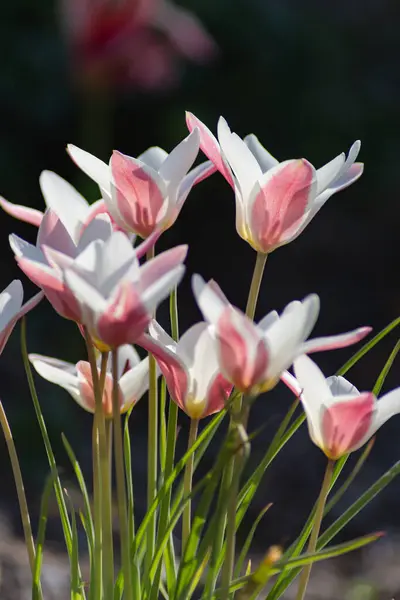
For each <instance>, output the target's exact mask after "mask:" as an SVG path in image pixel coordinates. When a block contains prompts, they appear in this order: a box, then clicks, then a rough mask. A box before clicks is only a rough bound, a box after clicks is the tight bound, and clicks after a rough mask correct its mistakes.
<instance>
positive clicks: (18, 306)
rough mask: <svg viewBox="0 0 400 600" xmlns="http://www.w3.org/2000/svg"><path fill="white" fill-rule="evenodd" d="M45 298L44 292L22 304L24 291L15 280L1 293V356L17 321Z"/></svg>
mask: <svg viewBox="0 0 400 600" xmlns="http://www.w3.org/2000/svg"><path fill="white" fill-rule="evenodd" d="M42 298H43V292H39V294H36V296H33V298H31V299H30V300H28V302H26V303H25V304H22V302H23V299H24V290H23V288H22V283H21V282H20V281H19V279H14V281H12V282H11V283H10V285H8V286H7V287H6V289H5V290H3V291H2V292H1V293H0V354H1V353H2V352H3V350H4V346H5V345H6V343H7V341H8V338H9V337H10V335H11V333H12V330H13V329H14V327H15V325H16V323H17V321H18V320H19V319H20V318H21V317H23V316H24V315H26V314H27V313H28V312H29V311H30V310H32V308H35V306H36V305H37V304H38V303H39V302H40V300H41V299H42Z"/></svg>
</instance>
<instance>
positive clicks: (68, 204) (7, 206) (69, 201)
mask: <svg viewBox="0 0 400 600" xmlns="http://www.w3.org/2000/svg"><path fill="white" fill-rule="evenodd" d="M39 184H40V188H41V191H42V194H43V197H44V202H45V205H46V209H51V210H52V212H54V213H55V214H56V215H57V216H58V218H59V219H60V220H61V221H62V223H63V224H64V226H65V228H66V230H67V231H68V233H69V234H70V236H71V237H72V238H73V239H75V240H76V239H77V238H79V236H80V235H81V234H82V232H83V229H84V228H85V227H86V226H87V225H88V224H89V223H90V221H92V219H94V217H95V216H96V215H98V214H101V213H107V208H106V205H105V203H104V200H102V199H101V200H98V201H97V202H94V203H93V204H89V203H88V202H87V200H85V198H84V197H83V196H82V195H81V194H80V193H79V192H78V191H77V190H76V189H75V188H74V187H73V186H72V185H71V184H70V183H68V181H66V180H65V179H63V178H62V177H60V176H59V175H57V173H53V172H52V171H43V172H42V173H41V175H40V177H39ZM0 206H1V207H2V208H3V210H5V212H7V213H8V214H9V215H11V216H12V217H15V218H16V219H19V220H20V221H25V222H26V223H30V224H32V225H35V226H36V227H39V226H40V224H41V222H42V220H43V217H44V212H43V211H41V210H37V209H35V208H30V207H29V206H22V205H20V204H13V203H12V202H8V200H5V199H4V198H1V197H0Z"/></svg>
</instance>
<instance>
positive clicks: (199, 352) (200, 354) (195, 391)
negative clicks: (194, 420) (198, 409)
mask: <svg viewBox="0 0 400 600" xmlns="http://www.w3.org/2000/svg"><path fill="white" fill-rule="evenodd" d="M177 354H178V356H179V357H180V358H181V359H182V361H183V362H184V364H185V366H186V368H187V370H188V373H189V376H190V383H189V390H188V393H189V394H191V395H192V396H193V399H194V400H197V401H201V400H204V399H205V398H206V395H207V391H208V388H209V386H210V383H211V382H212V380H213V379H214V377H215V375H216V374H217V373H218V370H219V365H218V357H217V352H216V347H215V340H214V339H213V338H212V337H211V335H210V331H209V325H208V324H207V323H204V322H201V323H196V325H193V327H191V328H190V329H188V331H186V332H185V333H184V334H183V336H182V337H181V339H180V340H179V342H178V346H177Z"/></svg>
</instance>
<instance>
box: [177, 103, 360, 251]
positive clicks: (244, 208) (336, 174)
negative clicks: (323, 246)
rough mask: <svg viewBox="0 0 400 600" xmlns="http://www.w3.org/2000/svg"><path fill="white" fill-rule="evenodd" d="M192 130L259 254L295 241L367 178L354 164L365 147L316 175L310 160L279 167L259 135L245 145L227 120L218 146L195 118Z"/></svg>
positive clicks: (239, 225)
mask: <svg viewBox="0 0 400 600" xmlns="http://www.w3.org/2000/svg"><path fill="white" fill-rule="evenodd" d="M187 124H188V127H189V130H193V129H194V128H198V129H199V131H200V148H201V149H202V150H203V152H204V154H205V155H206V156H207V157H208V158H209V159H210V160H211V161H212V162H213V163H214V165H215V167H216V168H217V169H218V171H220V172H221V173H222V175H223V176H224V177H225V179H226V180H227V181H228V183H229V184H230V185H231V186H232V188H233V189H234V191H235V198H236V229H237V232H238V234H239V235H240V236H241V237H242V238H243V239H244V240H245V241H246V242H248V243H249V244H250V245H251V246H252V247H253V248H254V249H255V250H257V252H261V253H263V254H267V253H270V252H272V251H273V250H275V249H276V248H279V247H280V246H283V245H284V244H288V243H289V242H292V241H293V240H295V239H296V238H297V237H298V236H299V235H300V233H302V231H303V230H304V229H305V227H306V226H307V225H308V224H309V223H310V221H311V219H313V218H314V216H315V215H316V214H317V212H318V211H319V210H320V209H321V208H322V206H323V205H324V204H325V202H326V201H327V200H328V199H329V198H330V197H331V196H332V195H333V194H335V193H336V192H339V191H340V190H342V189H344V188H346V187H347V186H349V185H350V184H352V183H354V181H356V180H357V179H358V178H359V177H360V176H361V174H362V172H363V165H362V164H361V163H355V160H356V158H357V155H358V153H359V150H360V142H359V141H357V142H355V143H354V144H353V145H352V147H351V148H350V151H349V154H348V156H347V159H346V157H345V154H344V153H342V154H340V155H339V156H337V157H336V158H334V159H333V160H331V161H330V162H329V163H327V164H326V165H324V166H323V167H321V168H320V169H317V170H316V169H315V168H314V167H313V165H312V164H311V163H309V162H308V161H307V160H306V159H304V158H301V159H292V160H285V161H283V162H279V161H278V160H277V159H276V158H274V157H273V156H272V155H271V154H270V153H269V152H268V151H267V150H266V149H265V148H264V147H263V146H262V145H261V144H260V142H259V141H258V139H257V138H256V136H255V135H253V134H251V135H248V136H247V137H246V138H245V139H244V140H242V139H241V138H240V137H239V136H238V135H237V134H236V133H232V132H231V130H230V129H229V126H228V124H227V122H226V121H225V119H223V118H222V117H220V119H219V121H218V140H217V139H216V138H215V137H214V135H213V134H212V133H211V131H210V130H209V129H208V128H207V127H206V126H205V125H204V124H203V123H202V122H201V121H200V120H199V119H197V118H196V117H195V116H194V115H192V114H191V113H188V114H187Z"/></svg>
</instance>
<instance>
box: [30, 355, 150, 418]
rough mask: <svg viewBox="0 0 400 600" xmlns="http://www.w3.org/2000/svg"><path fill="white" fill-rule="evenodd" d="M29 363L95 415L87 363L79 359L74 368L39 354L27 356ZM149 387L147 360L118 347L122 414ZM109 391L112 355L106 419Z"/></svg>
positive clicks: (107, 413)
mask: <svg viewBox="0 0 400 600" xmlns="http://www.w3.org/2000/svg"><path fill="white" fill-rule="evenodd" d="M29 360H30V361H31V363H32V364H33V366H34V367H35V369H36V371H37V372H38V373H39V375H41V376H42V377H43V378H44V379H46V380H47V381H50V382H51V383H55V384H56V385H59V386H60V387H62V388H64V389H65V390H67V392H69V393H70V394H71V396H72V398H73V399H74V400H75V401H76V402H77V403H78V404H79V405H80V406H82V408H84V409H85V410H87V411H88V412H91V413H94V412H95V405H96V402H95V394H94V388H93V378H92V373H91V369H90V364H89V363H88V362H87V361H84V360H81V361H79V362H78V363H77V364H76V365H73V364H71V363H68V362H65V361H63V360H58V359H56V358H50V357H49V356H42V355H40V354H30V355H29ZM100 360H101V358H99V359H98V374H99V378H100ZM148 387H149V359H148V357H147V358H145V359H144V360H142V361H141V360H140V358H139V355H138V353H137V352H136V351H135V350H134V349H133V348H132V346H129V345H125V346H121V347H120V348H119V349H118V389H119V402H120V410H121V413H124V412H126V411H127V410H129V409H130V407H131V406H132V405H133V404H135V403H136V402H137V401H138V400H139V399H140V398H141V397H142V396H143V394H144V393H145V392H146V391H147V389H148ZM112 390H113V377H112V373H111V356H109V359H108V363H107V372H106V376H105V380H104V389H103V398H102V401H103V411H104V415H105V416H106V418H111V417H112Z"/></svg>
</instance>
